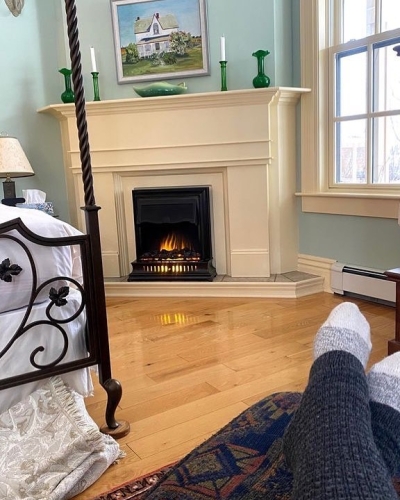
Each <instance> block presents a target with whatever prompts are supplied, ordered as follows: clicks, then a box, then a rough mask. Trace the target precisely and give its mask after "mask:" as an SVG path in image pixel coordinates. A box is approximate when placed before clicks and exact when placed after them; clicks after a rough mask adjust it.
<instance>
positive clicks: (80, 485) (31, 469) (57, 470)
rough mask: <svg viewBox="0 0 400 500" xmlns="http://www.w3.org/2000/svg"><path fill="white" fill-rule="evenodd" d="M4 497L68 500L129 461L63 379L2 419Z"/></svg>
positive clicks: (1, 482)
mask: <svg viewBox="0 0 400 500" xmlns="http://www.w3.org/2000/svg"><path fill="white" fill-rule="evenodd" d="M0 449H1V451H2V452H1V454H0V498H13V499H14V500H27V499H30V500H43V499H46V500H66V499H67V498H72V497H73V496H75V495H77V494H78V493H80V492H81V491H83V490H85V489H86V488H88V487H89V486H90V485H91V484H93V483H94V482H95V481H96V480H97V479H98V478H99V477H100V476H101V474H103V472H104V471H105V470H106V469H107V468H108V467H109V466H110V465H111V464H112V463H113V462H115V461H116V460H118V459H119V458H121V457H122V456H124V454H123V453H122V452H121V450H120V447H119V445H118V443H117V442H116V441H115V440H114V439H113V438H112V437H110V436H107V435H105V434H102V433H101V432H100V431H99V430H98V428H97V425H96V424H95V422H94V421H93V420H92V418H91V417H90V415H89V414H88V413H87V411H86V408H85V404H84V401H83V398H82V397H81V396H79V395H78V394H76V393H75V392H74V391H71V390H70V388H69V387H68V386H66V385H65V384H64V383H63V381H62V380H61V379H60V378H59V377H54V378H52V379H50V380H49V381H48V382H46V383H45V384H44V385H43V386H42V387H41V388H40V389H37V390H36V391H34V392H33V393H32V394H31V395H30V396H29V397H27V398H26V399H24V400H22V401H21V402H19V403H17V404H16V405H15V406H13V407H12V408H10V409H9V410H8V411H6V412H4V413H2V414H0Z"/></svg>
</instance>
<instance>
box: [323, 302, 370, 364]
mask: <svg viewBox="0 0 400 500" xmlns="http://www.w3.org/2000/svg"><path fill="white" fill-rule="evenodd" d="M371 348H372V344H371V337H370V327H369V323H368V321H367V320H366V319H365V317H364V316H363V314H361V312H360V310H359V308H358V307H357V306H356V305H355V304H352V303H351V302H343V303H342V304H340V305H338V306H337V307H335V309H333V310H332V312H331V313H330V315H329V317H328V319H327V320H326V321H325V323H324V324H323V325H322V326H321V328H320V329H319V330H318V333H317V335H316V337H315V340H314V359H317V358H319V357H320V356H321V355H322V354H325V353H326V352H330V351H346V352H348V353H350V354H353V356H355V357H356V358H357V359H358V360H359V361H360V362H361V363H362V365H363V366H364V368H365V367H366V365H367V362H368V358H369V354H370V352H371Z"/></svg>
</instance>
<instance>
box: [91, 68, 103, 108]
mask: <svg viewBox="0 0 400 500" xmlns="http://www.w3.org/2000/svg"><path fill="white" fill-rule="evenodd" d="M92 77H93V93H94V97H93V101H101V99H100V91H99V72H98V71H92Z"/></svg>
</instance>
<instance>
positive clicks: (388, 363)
mask: <svg viewBox="0 0 400 500" xmlns="http://www.w3.org/2000/svg"><path fill="white" fill-rule="evenodd" d="M367 380H368V387H369V394H370V399H371V401H375V402H377V403H382V404H385V405H387V406H391V407H392V408H394V409H395V410H397V411H398V412H400V352H396V353H394V354H392V355H391V356H388V357H387V358H384V359H382V361H379V363H376V364H375V365H374V366H373V367H372V368H371V369H370V371H369V372H368V375H367Z"/></svg>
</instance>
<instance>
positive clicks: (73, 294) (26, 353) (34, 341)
mask: <svg viewBox="0 0 400 500" xmlns="http://www.w3.org/2000/svg"><path fill="white" fill-rule="evenodd" d="M67 300H68V303H67V304H66V305H65V306H62V307H53V309H55V310H56V311H55V312H54V313H53V312H52V314H53V315H54V317H56V318H57V319H60V318H68V317H70V316H71V314H73V313H74V312H75V311H76V310H77V308H78V307H79V304H80V293H79V292H77V291H76V290H73V289H70V294H69V296H68V297H67ZM47 305H48V304H47V302H45V303H42V304H37V305H35V306H34V307H33V308H32V312H31V315H30V319H29V322H31V321H37V320H43V319H44V318H45V314H44V312H45V309H46V307H47ZM24 313H25V308H23V309H17V310H14V311H11V312H8V313H3V314H0V325H1V333H0V350H2V349H3V348H4V347H5V345H6V344H7V343H8V341H9V340H10V339H11V338H12V336H13V334H14V333H15V331H16V329H17V328H18V326H19V325H20V323H21V320H22V318H23V316H24ZM81 316H83V317H81ZM81 316H79V317H78V318H76V319H75V320H74V321H73V322H72V323H67V324H64V325H62V326H63V328H64V330H65V331H66V333H67V336H68V342H69V347H68V351H67V353H66V356H65V358H64V359H63V361H62V362H68V361H74V360H76V359H81V358H83V357H86V356H87V350H86V346H85V339H84V331H85V330H84V323H85V318H84V316H85V314H82V315H81ZM63 345H64V341H63V338H62V336H61V333H60V332H59V331H58V330H57V329H56V328H54V327H50V326H47V325H45V326H43V325H40V326H38V327H35V328H33V329H31V330H28V331H27V332H26V333H24V334H23V335H22V336H21V337H20V338H19V339H18V340H17V341H16V342H15V344H14V345H13V347H11V349H10V350H9V351H8V352H7V353H6V354H5V356H4V357H3V358H2V359H0V373H1V378H6V377H11V376H14V375H20V374H21V373H27V372H31V371H34V370H35V368H34V367H33V366H32V365H31V363H30V354H31V352H32V351H33V350H34V349H35V348H37V347H39V346H43V347H44V348H45V350H44V351H43V352H40V353H38V355H37V356H36V358H35V360H36V362H37V363H39V364H41V363H46V362H51V361H54V360H55V359H56V358H57V357H58V356H59V355H60V354H61V351H62V348H63ZM61 377H62V379H63V380H64V381H65V382H66V383H67V384H68V385H69V386H70V387H72V388H73V389H75V390H76V391H77V392H78V393H79V394H82V395H83V396H89V395H91V394H92V391H93V385H92V380H91V377H90V373H89V370H88V369H81V370H75V371H74V372H70V373H67V374H64V375H62V376H61ZM42 384H43V382H42V381H39V382H32V383H28V384H23V385H21V386H19V387H15V388H11V389H4V390H2V391H0V413H2V412H3V411H5V410H7V409H8V408H10V407H11V406H12V405H14V404H15V403H17V402H18V401H20V400H21V399H22V398H24V397H26V396H28V395H29V394H30V393H31V392H32V391H34V390H35V389H36V388H37V387H39V386H40V385H42Z"/></svg>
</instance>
